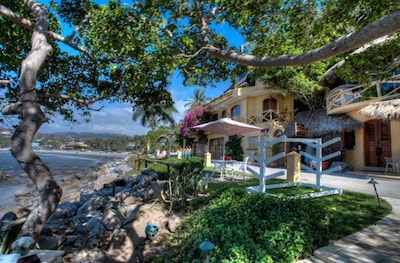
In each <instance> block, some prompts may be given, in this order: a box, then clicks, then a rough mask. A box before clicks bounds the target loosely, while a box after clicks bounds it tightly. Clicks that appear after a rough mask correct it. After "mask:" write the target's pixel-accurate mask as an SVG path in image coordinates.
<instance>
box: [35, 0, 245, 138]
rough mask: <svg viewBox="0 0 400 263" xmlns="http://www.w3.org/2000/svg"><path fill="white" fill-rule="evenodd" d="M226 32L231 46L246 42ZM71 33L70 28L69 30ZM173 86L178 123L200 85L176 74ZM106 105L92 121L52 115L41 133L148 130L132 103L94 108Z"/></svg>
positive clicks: (212, 90)
mask: <svg viewBox="0 0 400 263" xmlns="http://www.w3.org/2000/svg"><path fill="white" fill-rule="evenodd" d="M38 2H42V3H44V4H48V2H49V1H48V0H43V1H40V0H38ZM96 2H98V3H99V4H103V3H107V2H108V0H97V1H96ZM218 30H221V32H222V33H224V35H229V39H228V41H229V44H230V45H231V46H240V45H242V44H243V43H244V41H243V39H242V38H241V37H240V35H239V34H238V33H237V32H236V31H234V30H232V29H229V28H228V27H224V28H219V29H218ZM66 32H67V33H66V34H63V36H64V37H65V36H67V35H68V29H67V30H66ZM170 80H171V81H170V82H171V85H170V87H169V91H170V93H171V95H172V98H173V100H174V102H175V107H176V109H177V110H178V113H177V114H174V116H173V117H174V119H175V121H176V123H179V121H180V120H182V119H183V116H184V112H185V108H184V105H185V103H187V101H186V100H188V99H190V98H191V97H192V96H193V94H194V91H195V89H196V88H197V87H193V86H192V87H185V86H184V85H183V79H182V77H180V76H179V75H178V74H177V73H175V74H174V75H173V76H172V77H171V79H170ZM230 85H231V81H230V80H229V81H225V82H221V83H215V86H216V87H207V88H205V94H206V96H207V97H210V98H215V97H217V96H219V95H221V94H222V93H223V92H224V91H225V90H226V89H227V88H229V86H230ZM101 106H103V108H102V110H101V111H93V112H92V117H91V119H90V122H85V121H83V120H81V121H80V120H78V122H77V123H70V122H65V121H63V120H62V118H61V117H60V116H54V117H51V119H52V121H51V122H49V123H44V124H43V125H42V126H41V128H40V129H39V131H38V132H39V133H58V132H68V131H70V132H76V133H80V132H92V133H114V134H115V133H116V134H123V135H128V136H134V135H144V134H146V133H147V132H148V131H149V129H148V128H145V127H143V126H142V125H141V124H140V122H139V121H136V122H134V121H133V120H132V115H133V112H132V106H131V105H130V104H121V103H115V104H109V103H100V104H97V105H94V106H93V107H92V108H100V107H101Z"/></svg>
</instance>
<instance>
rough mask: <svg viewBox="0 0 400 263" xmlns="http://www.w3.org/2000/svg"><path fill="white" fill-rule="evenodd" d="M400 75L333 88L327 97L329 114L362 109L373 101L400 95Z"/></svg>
mask: <svg viewBox="0 0 400 263" xmlns="http://www.w3.org/2000/svg"><path fill="white" fill-rule="evenodd" d="M399 84H400V75H399V74H396V75H394V76H392V77H390V78H388V79H387V80H383V81H373V82H371V84H370V85H369V86H363V85H355V84H346V85H341V86H339V87H336V88H334V89H333V90H331V91H330V92H329V93H328V95H327V97H326V108H327V113H328V114H339V113H346V112H349V111H352V110H357V109H361V108H363V107H365V106H367V105H369V104H370V103H371V102H376V101H381V100H389V99H395V98H398V97H400V85H399Z"/></svg>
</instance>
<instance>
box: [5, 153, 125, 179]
mask: <svg viewBox="0 0 400 263" xmlns="http://www.w3.org/2000/svg"><path fill="white" fill-rule="evenodd" d="M37 154H38V156H39V157H40V158H41V159H42V161H43V162H44V163H45V164H46V165H47V166H48V167H49V168H50V171H51V172H52V173H53V175H54V176H57V175H63V173H64V171H67V170H69V169H71V168H74V169H82V171H88V170H93V169H96V168H99V167H100V166H101V165H102V164H105V163H107V162H111V161H114V160H120V159H122V157H119V158H118V157H107V156H101V155H98V156H97V155H93V156H92V155H81V154H68V153H47V152H46V153H42V152H38V153H37ZM0 171H3V172H4V173H6V174H10V175H14V174H21V173H23V172H24V171H23V170H22V169H21V167H20V166H19V164H18V163H17V161H16V160H15V159H14V157H13V156H12V155H11V153H10V151H9V150H0Z"/></svg>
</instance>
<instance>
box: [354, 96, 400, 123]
mask: <svg viewBox="0 0 400 263" xmlns="http://www.w3.org/2000/svg"><path fill="white" fill-rule="evenodd" d="M360 113H361V114H362V115H364V116H365V117H369V118H374V119H388V120H393V119H400V99H393V100H386V101H379V102H374V103H371V104H370V105H368V106H366V107H364V108H362V109H361V110H360Z"/></svg>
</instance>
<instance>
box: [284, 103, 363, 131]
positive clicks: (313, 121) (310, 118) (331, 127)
mask: <svg viewBox="0 0 400 263" xmlns="http://www.w3.org/2000/svg"><path fill="white" fill-rule="evenodd" d="M296 124H297V127H299V124H301V125H302V126H304V128H305V130H306V132H305V135H304V136H301V137H313V136H321V135H324V134H326V133H330V132H346V131H356V130H358V129H360V128H361V126H362V123H361V122H359V121H357V120H355V119H353V118H351V117H350V116H347V115H345V114H340V115H339V114H338V115H327V113H326V110H324V109H317V110H310V111H303V112H299V113H297V114H296V116H295V117H294V118H293V120H292V121H291V122H290V123H289V125H288V126H287V128H286V130H285V134H286V136H288V137H296V136H298V135H296V129H295V126H296Z"/></svg>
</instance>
